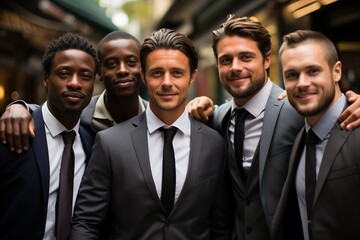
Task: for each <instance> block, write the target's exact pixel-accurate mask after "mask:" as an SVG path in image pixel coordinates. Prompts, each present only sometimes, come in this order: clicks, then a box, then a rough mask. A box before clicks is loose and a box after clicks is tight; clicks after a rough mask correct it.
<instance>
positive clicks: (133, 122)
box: [71, 113, 232, 240]
mask: <svg viewBox="0 0 360 240" xmlns="http://www.w3.org/2000/svg"><path fill="white" fill-rule="evenodd" d="M190 121H191V140H190V141H191V142H190V144H191V149H190V159H189V169H188V173H187V176H186V180H185V183H184V186H183V189H182V191H181V194H180V196H179V198H178V200H177V202H176V203H175V206H174V208H173V210H172V212H171V213H170V215H169V216H167V214H166V211H165V209H164V207H163V205H162V203H161V201H160V199H159V197H158V195H157V191H156V188H155V184H154V181H153V178H152V173H151V169H150V162H149V154H148V144H147V124H146V115H145V113H142V114H140V115H138V116H136V117H134V118H132V119H130V120H128V121H127V122H124V123H121V124H118V125H116V126H114V127H112V128H109V129H107V130H104V131H101V132H98V134H97V137H96V140H95V144H94V148H93V153H92V156H91V159H90V163H89V166H88V168H87V170H86V173H85V175H84V180H83V182H82V185H81V187H80V192H79V195H78V199H77V204H76V207H75V212H74V220H73V221H74V222H73V228H72V232H71V239H74V240H75V239H76V240H79V239H97V237H98V235H99V232H100V231H101V230H102V229H103V228H106V230H105V232H107V233H108V239H129V240H134V239H137V240H140V239H144V240H145V239H146V240H151V239H154V240H161V239H169V240H170V239H171V240H177V239H178V240H183V239H193V240H196V239H199V240H200V239H202V240H206V239H210V237H211V239H229V236H230V234H231V230H232V225H231V223H230V224H229V225H227V224H226V222H227V221H230V220H231V218H230V217H229V216H225V214H226V213H229V212H230V211H219V212H217V211H216V210H224V209H226V208H227V207H228V204H227V203H226V202H225V200H224V199H223V198H224V197H225V194H226V191H225V190H226V187H227V186H226V185H221V186H220V185H219V184H220V183H222V182H221V181H222V171H223V169H224V159H223V158H224V140H223V138H222V137H221V135H220V134H218V133H217V132H216V131H214V130H212V129H210V128H208V127H207V126H205V125H204V124H202V123H200V122H198V121H195V120H193V119H191V120H190ZM219 187H220V188H219ZM218 191H223V192H218ZM228 192H229V191H228ZM214 199H217V200H219V201H216V202H215V201H214ZM215 204H216V205H215ZM215 206H217V207H216V208H215ZM212 220H215V221H212ZM211 230H214V231H211ZM212 234H215V235H212ZM215 236H216V237H215Z"/></svg>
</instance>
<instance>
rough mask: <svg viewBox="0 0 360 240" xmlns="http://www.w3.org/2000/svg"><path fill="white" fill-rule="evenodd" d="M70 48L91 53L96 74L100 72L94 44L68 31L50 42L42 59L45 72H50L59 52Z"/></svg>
mask: <svg viewBox="0 0 360 240" xmlns="http://www.w3.org/2000/svg"><path fill="white" fill-rule="evenodd" d="M70 49H77V50H81V51H83V52H86V53H87V54H89V55H90V56H91V57H92V58H93V59H94V62H95V74H96V73H98V72H99V65H100V64H99V59H98V57H97V54H96V51H95V49H94V47H93V45H92V44H91V43H90V42H89V41H88V40H87V39H85V38H84V37H81V36H79V35H77V34H74V33H67V34H65V35H63V36H61V37H59V38H58V39H56V40H53V41H51V42H50V43H49V45H48V47H47V48H46V50H45V53H44V56H43V59H42V66H43V70H44V72H45V73H46V74H50V70H51V66H52V64H53V61H54V57H55V54H56V53H57V52H60V51H66V50H70Z"/></svg>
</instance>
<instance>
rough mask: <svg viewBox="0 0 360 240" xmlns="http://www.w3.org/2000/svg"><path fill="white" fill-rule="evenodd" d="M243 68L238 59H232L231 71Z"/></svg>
mask: <svg viewBox="0 0 360 240" xmlns="http://www.w3.org/2000/svg"><path fill="white" fill-rule="evenodd" d="M243 69H244V67H243V65H242V62H241V61H240V60H239V59H237V58H234V59H233V61H232V64H231V68H230V70H231V71H242V70H243Z"/></svg>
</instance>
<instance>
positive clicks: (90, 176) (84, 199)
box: [70, 134, 111, 240]
mask: <svg viewBox="0 0 360 240" xmlns="http://www.w3.org/2000/svg"><path fill="white" fill-rule="evenodd" d="M110 183H111V167H110V157H109V154H108V151H107V147H106V144H105V143H104V142H103V141H102V140H101V136H100V134H98V135H97V137H96V139H95V144H94V147H93V149H92V154H91V156H90V160H89V164H88V166H87V169H86V171H85V174H84V177H83V180H82V183H81V185H80V190H79V194H78V196H77V200H76V204H75V208H74V215H73V222H72V229H71V236H70V239H74V240H75V239H76V240H81V239H87V240H89V239H98V238H99V236H100V234H101V231H102V228H103V226H104V222H105V221H106V218H107V215H108V210H109V203H110Z"/></svg>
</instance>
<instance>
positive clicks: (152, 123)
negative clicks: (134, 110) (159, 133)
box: [145, 107, 190, 134]
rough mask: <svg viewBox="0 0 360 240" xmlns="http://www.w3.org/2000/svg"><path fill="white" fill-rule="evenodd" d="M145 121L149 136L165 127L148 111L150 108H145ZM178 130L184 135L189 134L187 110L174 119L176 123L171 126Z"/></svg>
mask: <svg viewBox="0 0 360 240" xmlns="http://www.w3.org/2000/svg"><path fill="white" fill-rule="evenodd" d="M145 113H146V120H147V127H148V131H149V133H150V134H152V133H153V132H154V131H156V130H158V129H159V128H160V127H163V126H167V125H166V124H165V123H164V122H163V121H161V120H160V119H159V118H158V117H157V116H156V115H155V114H154V113H153V112H152V111H151V109H150V107H148V108H146V112H145ZM171 126H174V127H176V128H178V129H179V130H180V131H181V132H182V133H184V134H190V119H189V114H188V111H187V109H185V111H184V112H183V113H182V114H181V116H180V117H179V118H178V119H176V121H175V122H174V123H173V124H171Z"/></svg>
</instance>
